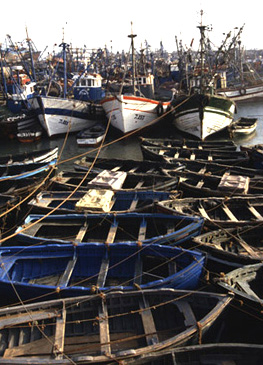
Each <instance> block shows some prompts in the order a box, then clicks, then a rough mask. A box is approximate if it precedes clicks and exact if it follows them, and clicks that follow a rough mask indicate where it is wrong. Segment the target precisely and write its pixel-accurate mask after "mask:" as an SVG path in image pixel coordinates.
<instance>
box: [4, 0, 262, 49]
mask: <svg viewBox="0 0 263 365" xmlns="http://www.w3.org/2000/svg"><path fill="white" fill-rule="evenodd" d="M201 9H202V10H203V12H204V15H203V20H202V21H203V25H207V26H210V25H211V27H212V31H211V32H209V38H210V40H211V42H212V44H214V46H215V47H219V46H220V45H221V43H222V41H223V40H224V38H225V35H224V33H228V32H229V31H232V34H234V32H235V30H234V28H238V29H239V28H240V27H242V26H243V25H244V24H245V26H244V29H243V32H242V38H241V39H242V44H243V46H244V48H245V49H263V39H262V35H261V33H262V32H261V24H262V11H261V9H260V7H259V1H258V0H250V1H248V2H247V1H240V0H219V1H218V2H215V1H213V0H187V1H186V0H185V1H180V2H179V1H176V0H163V1H162V0H159V1H154V0H152V1H149V0H132V1H129V2H128V1H127V0H111V1H110V0H99V1H91V0H77V1H75V2H74V1H66V0H45V1H43V2H40V1H36V0H24V1H22V0H12V2H11V3H9V2H8V1H5V2H4V5H2V14H3V15H4V14H6V16H3V15H2V17H1V22H0V42H1V43H2V44H3V45H5V44H6V39H7V38H6V35H7V34H9V35H10V36H11V39H12V41H13V43H17V42H22V41H24V40H25V39H26V29H27V31H28V36H29V38H31V39H32V41H33V42H34V44H35V46H36V48H37V49H38V50H39V51H43V50H44V49H45V48H46V47H47V48H46V51H47V52H53V50H55V48H54V45H55V44H57V45H59V44H60V43H61V42H62V40H63V35H64V41H65V42H66V43H68V44H71V45H72V46H73V47H74V48H75V47H76V48H82V47H84V45H85V46H86V48H88V49H98V48H104V47H105V45H106V46H107V48H108V49H110V50H112V51H113V52H117V51H119V52H121V51H122V50H124V51H125V52H128V51H129V47H130V39H129V38H128V35H129V34H130V33H131V31H133V33H134V34H136V35H137V37H136V38H135V39H134V43H135V48H136V49H137V50H139V49H140V48H144V47H145V41H147V43H148V44H149V45H150V46H151V49H152V50H153V51H155V50H156V49H159V48H160V42H162V44H163V47H164V49H165V50H167V51H168V52H173V51H176V49H177V48H176V42H175V37H177V39H178V40H182V44H183V45H184V47H189V46H190V43H191V41H192V39H193V40H194V41H193V47H192V48H193V49H197V48H198V43H199V39H200V34H199V30H198V29H197V26H198V25H199V24H200V22H201V17H200V10H201ZM131 23H132V26H131Z"/></svg>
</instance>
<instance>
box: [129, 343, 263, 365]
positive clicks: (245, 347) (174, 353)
mask: <svg viewBox="0 0 263 365" xmlns="http://www.w3.org/2000/svg"><path fill="white" fill-rule="evenodd" d="M262 357H263V346H262V345H260V344H250V343H216V344H213V343H211V344H199V345H192V346H182V347H173V348H170V349H165V350H162V351H157V352H153V353H150V354H145V355H141V356H138V357H136V360H134V359H131V360H129V359H127V360H124V361H123V365H130V364H133V365H134V364H135V363H136V365H140V364H144V365H145V364H151V365H165V364H172V363H173V362H174V359H176V365H193V364H196V365H197V364H198V365H199V364H200V365H201V364H209V363H211V359H216V361H217V362H218V363H219V364H223V363H232V364H236V365H237V364H240V363H242V362H244V363H247V364H249V363H251V364H260V361H261V359H262Z"/></svg>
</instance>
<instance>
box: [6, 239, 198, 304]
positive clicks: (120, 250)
mask: <svg viewBox="0 0 263 365" xmlns="http://www.w3.org/2000/svg"><path fill="white" fill-rule="evenodd" d="M0 262H1V267H0V291H1V293H2V296H4V297H6V298H8V299H9V300H11V301H16V300H17V294H18V295H19V297H20V298H21V299H22V300H31V299H33V298H39V297H41V298H42V299H43V298H44V299H45V300H46V299H47V297H48V298H49V299H50V298H58V297H61V296H62V297H67V296H77V295H84V294H92V293H96V292H97V293H100V292H101V291H109V290H118V289H121V290H133V289H134V288H136V287H137V288H139V289H149V288H151V289H154V288H162V287H171V288H176V289H196V288H197V287H198V284H199V280H200V279H201V277H202V273H203V267H204V263H205V255H204V254H202V253H201V252H198V251H190V250H185V249H182V248H179V247H171V246H164V245H156V244H151V245H137V244H134V243H131V244H129V243H115V244H111V245H110V246H107V245H103V244H99V243H98V244H95V243H86V244H79V245H77V246H76V245H42V246H38V247H21V246H13V247H3V248H1V249H0ZM13 286H15V291H14V290H13Z"/></svg>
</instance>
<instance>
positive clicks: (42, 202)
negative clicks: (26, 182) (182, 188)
mask: <svg viewBox="0 0 263 365" xmlns="http://www.w3.org/2000/svg"><path fill="white" fill-rule="evenodd" d="M86 194H87V191H79V190H78V191H76V192H75V193H74V194H73V195H72V194H71V193H70V192H67V191H46V192H45V191H42V192H40V193H39V194H38V195H37V196H36V197H35V198H33V199H32V200H31V201H30V202H28V205H29V206H30V207H31V209H32V210H31V213H40V214H42V213H47V212H51V211H52V214H63V213H65V214H69V213H77V212H79V213H80V212H86V213H87V212H89V213H102V212H103V210H102V209H98V210H96V209H94V208H93V209H92V207H91V206H90V205H87V206H82V207H80V206H78V203H79V202H80V201H81V199H83V198H85V195H86ZM170 196H172V194H170V193H168V192H158V191H145V192H144V191H142V192H134V193H133V192H122V191H119V192H115V194H114V196H113V197H112V199H111V200H112V204H110V205H109V207H110V210H109V211H110V212H116V213H117V212H119V213H121V212H122V213H124V212H127V213H128V212H150V211H153V209H154V207H153V205H154V203H155V202H157V201H160V200H166V199H169V197H170Z"/></svg>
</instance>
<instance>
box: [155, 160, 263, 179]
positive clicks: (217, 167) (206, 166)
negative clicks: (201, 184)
mask: <svg viewBox="0 0 263 365" xmlns="http://www.w3.org/2000/svg"><path fill="white" fill-rule="evenodd" d="M169 161H171V163H166V165H163V168H161V171H162V172H163V173H164V174H165V175H166V176H169V177H173V176H175V175H178V176H179V175H184V174H186V175H187V174H193V175H194V174H196V175H198V176H203V175H206V176H207V175H216V176H223V175H224V174H225V173H229V175H238V176H239V175H240V176H247V177H249V178H251V179H262V175H263V169H254V168H250V167H242V166H237V165H225V164H221V163H220V164H219V163H216V162H212V161H198V160H187V161H186V160H185V161H184V162H182V163H181V165H182V168H181V169H179V168H178V167H177V166H176V165H175V166H174V165H173V164H172V162H173V159H170V160H169ZM160 163H161V162H160Z"/></svg>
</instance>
